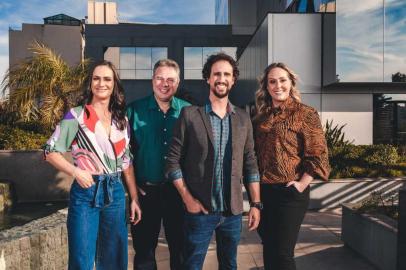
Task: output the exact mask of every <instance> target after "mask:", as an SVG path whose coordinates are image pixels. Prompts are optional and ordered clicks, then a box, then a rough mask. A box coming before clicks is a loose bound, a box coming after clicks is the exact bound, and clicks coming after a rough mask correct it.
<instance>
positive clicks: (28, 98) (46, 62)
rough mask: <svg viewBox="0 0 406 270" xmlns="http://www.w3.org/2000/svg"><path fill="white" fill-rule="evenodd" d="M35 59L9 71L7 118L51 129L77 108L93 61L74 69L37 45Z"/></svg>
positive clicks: (6, 82) (6, 84)
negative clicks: (89, 66) (75, 106)
mask: <svg viewBox="0 0 406 270" xmlns="http://www.w3.org/2000/svg"><path fill="white" fill-rule="evenodd" d="M29 49H30V50H31V51H32V53H33V56H32V57H31V58H28V59H26V60H24V61H22V62H20V63H19V64H17V65H16V66H14V67H12V68H11V69H9V70H8V71H7V73H6V75H5V77H4V79H3V81H2V90H3V92H5V91H6V89H10V94H9V97H8V100H7V101H6V104H5V107H6V108H7V112H8V115H7V117H9V118H11V119H12V120H13V121H22V122H30V121H38V122H40V123H41V124H42V125H43V126H44V127H47V128H49V129H51V128H52V127H54V126H55V124H56V123H57V122H58V121H59V120H60V118H61V117H62V116H63V113H64V112H65V111H67V109H68V108H69V107H71V106H73V105H75V103H76V100H77V97H78V95H79V94H80V92H81V89H82V85H83V83H84V81H85V78H86V76H87V71H88V70H87V69H88V64H89V62H88V61H87V60H85V61H82V62H81V63H80V64H78V65H77V66H76V67H70V66H69V65H68V64H67V63H66V62H65V61H64V60H63V59H62V58H61V57H60V55H58V54H56V53H55V52H54V51H53V50H51V49H50V48H48V47H46V46H45V45H43V44H41V43H38V42H35V43H34V44H33V45H32V46H31V47H30V48H29Z"/></svg>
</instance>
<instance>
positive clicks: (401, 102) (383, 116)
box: [373, 94, 406, 145]
mask: <svg viewBox="0 0 406 270" xmlns="http://www.w3.org/2000/svg"><path fill="white" fill-rule="evenodd" d="M373 136H374V144H378V143H383V144H396V145H406V94H392V95H391V94H376V95H374V134H373Z"/></svg>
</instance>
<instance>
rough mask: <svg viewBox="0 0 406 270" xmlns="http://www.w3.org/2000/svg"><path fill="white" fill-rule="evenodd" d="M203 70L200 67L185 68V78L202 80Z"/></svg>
mask: <svg viewBox="0 0 406 270" xmlns="http://www.w3.org/2000/svg"><path fill="white" fill-rule="evenodd" d="M201 79H202V70H201V69H199V70H197V69H185V80H201Z"/></svg>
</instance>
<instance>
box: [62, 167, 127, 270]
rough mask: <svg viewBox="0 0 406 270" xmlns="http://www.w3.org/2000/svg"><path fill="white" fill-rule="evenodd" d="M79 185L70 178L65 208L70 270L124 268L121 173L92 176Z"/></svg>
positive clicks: (123, 196)
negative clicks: (91, 181) (90, 180)
mask: <svg viewBox="0 0 406 270" xmlns="http://www.w3.org/2000/svg"><path fill="white" fill-rule="evenodd" d="M93 179H94V181H95V184H94V185H93V186H91V187H90V188H87V189H85V188H82V187H80V186H79V184H78V183H77V182H76V181H74V182H73V184H72V187H71V191H70V201H69V211H68V221H67V227H68V241H69V269H70V270H93V265H94V264H95V265H96V269H97V270H127V263H128V259H127V256H128V254H127V249H128V247H127V241H128V240H127V225H126V215H125V193H124V187H123V184H122V182H121V173H114V174H104V175H94V176H93Z"/></svg>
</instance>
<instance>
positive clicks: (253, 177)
mask: <svg viewBox="0 0 406 270" xmlns="http://www.w3.org/2000/svg"><path fill="white" fill-rule="evenodd" d="M244 182H245V183H247V184H249V183H255V182H259V174H258V173H254V174H248V175H245V176H244Z"/></svg>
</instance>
